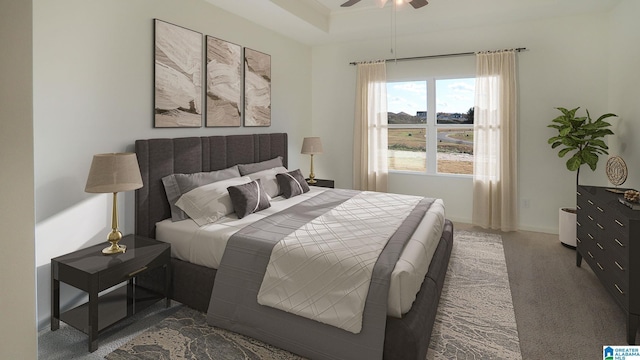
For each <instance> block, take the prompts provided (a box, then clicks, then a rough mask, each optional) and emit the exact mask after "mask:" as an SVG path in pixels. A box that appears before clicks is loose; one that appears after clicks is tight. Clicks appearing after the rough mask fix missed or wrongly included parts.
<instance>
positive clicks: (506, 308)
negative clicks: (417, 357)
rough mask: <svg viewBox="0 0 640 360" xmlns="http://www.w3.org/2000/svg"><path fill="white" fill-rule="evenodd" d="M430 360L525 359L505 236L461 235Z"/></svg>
mask: <svg viewBox="0 0 640 360" xmlns="http://www.w3.org/2000/svg"><path fill="white" fill-rule="evenodd" d="M427 359H522V356H521V353H520V342H519V340H518V329H517V327H516V319H515V313H514V310H513V303H512V301H511V289H510V287H509V278H508V275H507V265H506V262H505V259H504V249H503V248H502V238H501V237H500V235H495V234H487V233H481V232H468V231H455V240H454V242H453V250H452V251H451V260H450V261H449V268H448V269H447V275H446V278H445V282H444V286H443V288H442V297H441V298H440V304H439V306H438V313H437V315H436V322H435V324H434V326H433V333H432V335H431V343H430V344H429V351H428V352H427Z"/></svg>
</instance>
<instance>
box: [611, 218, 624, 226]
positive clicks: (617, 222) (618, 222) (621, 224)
mask: <svg viewBox="0 0 640 360" xmlns="http://www.w3.org/2000/svg"><path fill="white" fill-rule="evenodd" d="M613 221H615V222H616V224H618V225H620V226H621V227H624V224H623V223H621V222H620V221H618V220H613Z"/></svg>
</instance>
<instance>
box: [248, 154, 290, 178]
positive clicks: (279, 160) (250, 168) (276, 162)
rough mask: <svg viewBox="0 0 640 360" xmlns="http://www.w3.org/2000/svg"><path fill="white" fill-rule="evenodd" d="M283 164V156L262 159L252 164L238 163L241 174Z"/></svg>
mask: <svg viewBox="0 0 640 360" xmlns="http://www.w3.org/2000/svg"><path fill="white" fill-rule="evenodd" d="M278 166H283V165H282V156H278V157H274V158H273V159H270V160H266V161H261V162H257V163H251V164H238V170H240V175H242V176H245V175H247V174H253V173H254V172H258V171H262V170H267V169H273V168H274V167H278Z"/></svg>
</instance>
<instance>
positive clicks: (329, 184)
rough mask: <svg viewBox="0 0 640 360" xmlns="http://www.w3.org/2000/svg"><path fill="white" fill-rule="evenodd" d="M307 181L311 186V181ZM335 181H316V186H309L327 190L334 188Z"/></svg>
mask: <svg viewBox="0 0 640 360" xmlns="http://www.w3.org/2000/svg"><path fill="white" fill-rule="evenodd" d="M306 180H307V184H309V179H306ZM334 183H335V182H334V181H333V180H325V179H316V183H315V184H309V186H319V187H326V188H332V189H333V188H334V187H335V186H334Z"/></svg>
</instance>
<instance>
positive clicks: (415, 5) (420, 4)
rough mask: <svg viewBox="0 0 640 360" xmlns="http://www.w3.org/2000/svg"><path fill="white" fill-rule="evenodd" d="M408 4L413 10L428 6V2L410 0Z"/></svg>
mask: <svg viewBox="0 0 640 360" xmlns="http://www.w3.org/2000/svg"><path fill="white" fill-rule="evenodd" d="M409 4H411V6H413V8H414V9H420V8H421V7H423V6H425V5H427V4H429V2H428V1H427V0H411V1H409Z"/></svg>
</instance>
